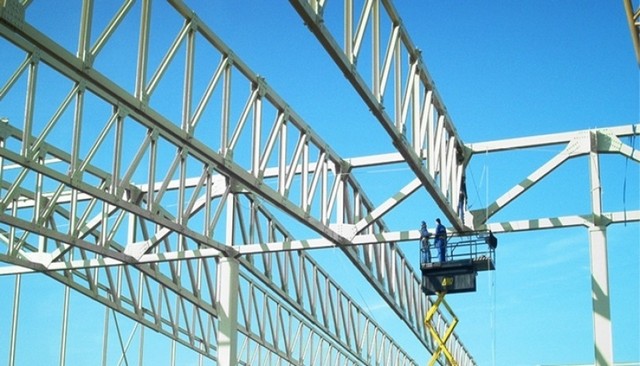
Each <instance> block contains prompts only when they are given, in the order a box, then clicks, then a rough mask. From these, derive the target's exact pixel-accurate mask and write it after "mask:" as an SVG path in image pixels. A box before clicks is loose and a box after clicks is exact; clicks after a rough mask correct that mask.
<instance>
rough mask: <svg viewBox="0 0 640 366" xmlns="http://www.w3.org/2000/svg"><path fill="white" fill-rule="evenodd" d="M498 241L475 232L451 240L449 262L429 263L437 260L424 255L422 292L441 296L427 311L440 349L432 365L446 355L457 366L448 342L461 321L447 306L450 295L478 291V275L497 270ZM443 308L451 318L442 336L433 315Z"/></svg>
mask: <svg viewBox="0 0 640 366" xmlns="http://www.w3.org/2000/svg"><path fill="white" fill-rule="evenodd" d="M497 245H498V240H497V238H496V237H495V236H494V235H493V234H492V233H491V232H480V233H479V232H474V233H470V234H460V235H453V236H450V237H449V238H448V239H447V256H446V261H444V262H440V261H427V260H425V258H433V257H432V256H431V255H425V253H424V252H421V253H420V254H421V255H420V258H421V262H420V270H421V272H422V291H423V292H424V293H425V294H426V295H429V296H431V295H437V299H436V301H435V302H433V304H432V305H431V308H429V310H428V311H427V314H426V316H425V319H424V324H425V326H426V327H427V329H428V330H429V332H430V333H431V335H432V336H433V339H434V340H435V342H436V344H437V345H438V347H437V349H436V350H435V352H434V353H433V355H432V356H431V360H430V361H429V365H430V366H431V365H434V364H435V363H436V362H437V360H438V359H439V358H440V356H441V355H444V356H445V358H446V360H447V362H448V363H449V364H450V365H455V366H457V362H456V361H455V359H454V357H453V355H452V354H451V352H450V351H449V350H448V348H447V346H446V343H447V340H448V339H449V337H450V336H451V334H453V330H454V329H455V327H456V325H457V324H458V318H457V317H456V315H455V314H454V313H453V310H452V309H451V307H450V306H449V304H447V302H446V301H445V299H444V297H445V295H446V294H451V293H463V292H474V291H475V290H476V276H477V274H478V272H481V271H493V270H495V249H496V247H497ZM424 250H431V249H430V248H429V246H428V245H426V246H425V245H422V246H421V251H424ZM440 306H443V307H444V309H445V310H446V311H447V312H448V313H449V315H450V316H451V320H450V321H449V322H448V326H447V329H446V330H445V331H444V333H443V334H442V335H440V334H439V333H438V331H437V329H436V325H435V324H433V321H432V320H433V316H434V315H435V314H436V312H437V310H438V309H439V308H440Z"/></svg>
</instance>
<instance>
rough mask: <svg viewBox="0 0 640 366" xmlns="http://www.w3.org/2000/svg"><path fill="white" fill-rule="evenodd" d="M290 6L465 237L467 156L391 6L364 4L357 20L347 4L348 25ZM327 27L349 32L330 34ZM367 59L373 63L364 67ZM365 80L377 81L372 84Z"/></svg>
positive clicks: (372, 0)
mask: <svg viewBox="0 0 640 366" xmlns="http://www.w3.org/2000/svg"><path fill="white" fill-rule="evenodd" d="M290 2H291V4H292V5H293V7H294V8H295V9H296V11H297V12H298V14H300V16H301V17H302V19H303V20H304V22H305V24H306V25H307V26H308V27H309V29H310V30H311V32H312V33H313V34H314V35H315V36H316V37H317V38H318V40H319V41H320V43H321V44H322V46H323V47H324V48H325V50H326V51H327V52H328V53H329V55H330V56H331V58H332V59H333V60H334V61H335V63H336V65H337V66H338V67H339V68H340V70H341V71H342V72H343V73H344V75H345V77H346V78H347V80H348V81H349V82H350V83H351V85H352V86H353V87H354V89H355V90H356V91H357V92H358V94H359V95H360V96H361V98H362V99H363V100H364V102H365V103H366V104H367V106H368V107H369V109H370V110H371V112H372V113H373V115H374V116H375V117H376V119H377V120H378V121H379V122H380V124H381V125H382V127H383V128H384V129H385V130H386V132H387V133H388V134H389V136H390V137H391V141H392V143H393V145H394V146H395V148H396V149H397V150H398V152H399V153H400V155H402V157H403V159H404V161H405V162H406V163H407V164H408V165H409V167H410V168H411V170H412V171H413V172H414V174H415V175H416V177H417V178H418V179H419V180H420V182H421V183H422V185H423V186H424V187H425V188H426V190H427V191H428V192H429V194H430V195H431V196H432V197H433V199H434V201H435V202H436V204H437V205H438V207H439V208H440V209H441V210H442V212H444V214H445V216H446V217H447V219H448V220H449V221H450V222H451V223H452V225H453V227H454V228H455V229H456V230H458V231H462V230H463V229H464V227H465V225H464V222H463V221H462V220H461V218H460V217H459V216H458V212H457V207H458V202H459V193H460V189H461V188H460V187H461V183H462V179H463V176H464V174H465V166H466V164H467V162H468V158H469V152H468V151H466V149H465V147H464V143H463V142H462V140H461V139H460V137H459V136H458V133H457V131H456V129H455V126H454V125H453V123H452V121H451V118H450V117H449V115H448V113H447V110H446V107H445V106H444V103H443V102H442V99H441V97H440V95H439V94H438V92H437V90H436V88H435V84H434V83H433V81H432V80H431V77H430V76H429V73H428V71H427V68H426V66H425V65H424V63H423V61H422V57H421V54H420V50H418V49H417V48H416V47H415V45H414V44H413V43H412V41H411V39H410V37H409V34H408V32H407V31H406V29H405V28H404V27H403V25H402V21H401V19H400V16H399V15H398V14H397V12H396V10H395V8H394V6H393V4H391V1H388V0H367V1H364V2H363V3H362V8H361V9H360V17H359V18H358V19H357V20H355V18H354V1H352V0H346V1H345V2H344V4H345V5H344V11H343V12H342V22H340V20H341V19H337V20H338V21H334V19H325V14H332V15H335V14H337V16H339V14H340V12H339V11H338V12H335V11H333V12H325V8H326V7H327V6H330V4H329V3H330V2H325V1H322V0H290ZM331 4H335V3H331ZM356 10H357V9H356ZM385 22H386V24H388V26H389V27H390V29H389V30H388V32H389V33H388V34H386V37H385V35H383V34H381V32H382V31H383V30H382V26H383V25H384V24H385ZM327 24H342V25H343V26H344V27H343V29H342V28H341V29H330V28H328V25H327ZM367 30H370V32H371V39H372V42H373V45H372V46H371V47H370V48H367V46H365V45H364V43H363V40H364V37H365V32H367ZM341 38H342V39H344V41H343V42H342V44H341V43H340V41H339V39H341ZM385 40H387V42H388V43H387V45H386V48H385V45H384V41H385ZM367 55H368V56H370V62H361V63H358V60H359V59H362V58H363V57H366V56H367ZM363 65H364V66H363ZM363 75H371V80H370V81H367V80H366V79H365V78H364V77H363ZM385 97H387V98H386V99H385Z"/></svg>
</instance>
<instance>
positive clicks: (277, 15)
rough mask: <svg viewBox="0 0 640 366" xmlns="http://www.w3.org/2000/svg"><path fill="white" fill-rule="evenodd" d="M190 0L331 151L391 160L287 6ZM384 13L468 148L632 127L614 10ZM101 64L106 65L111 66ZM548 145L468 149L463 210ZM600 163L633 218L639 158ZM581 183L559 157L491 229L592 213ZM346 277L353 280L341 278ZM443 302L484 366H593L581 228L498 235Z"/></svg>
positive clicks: (624, 232) (396, 223) (396, 330)
mask: <svg viewBox="0 0 640 366" xmlns="http://www.w3.org/2000/svg"><path fill="white" fill-rule="evenodd" d="M187 3H188V4H189V6H190V7H192V8H193V9H194V10H196V11H197V12H198V15H199V17H200V18H202V19H204V20H205V21H206V22H207V23H208V25H209V27H210V28H211V29H212V30H213V31H214V32H216V33H217V34H218V35H219V36H220V37H221V38H222V39H223V40H224V41H225V42H226V43H227V45H228V46H230V47H231V48H232V49H233V50H234V51H235V53H236V54H237V55H238V57H239V58H240V59H242V60H243V61H244V62H245V63H247V64H248V65H249V67H250V68H251V69H252V70H253V71H254V72H256V73H257V74H260V75H262V76H264V77H265V78H266V81H267V83H268V84H269V85H271V86H272V87H273V89H274V90H275V91H276V92H277V93H278V94H279V95H280V96H282V98H283V99H284V100H286V101H287V102H288V103H289V104H290V105H291V107H292V109H293V110H295V111H296V112H297V113H298V114H299V115H300V116H301V117H302V118H303V119H304V120H305V121H306V122H307V123H308V124H309V125H311V126H312V128H313V129H314V131H316V132H317V133H318V134H319V135H320V136H321V137H322V138H323V139H324V140H325V141H327V142H328V143H329V144H330V145H331V146H332V148H333V149H334V150H335V151H336V152H337V153H338V154H340V155H341V156H342V157H345V158H349V157H354V156H361V155H369V154H378V153H388V152H393V151H394V149H393V146H392V145H391V143H390V139H389V137H388V136H387V135H386V133H385V132H384V131H383V129H382V127H381V126H380V125H379V123H378V122H377V121H376V120H375V119H374V118H373V116H372V115H371V113H370V112H369V111H368V109H367V107H366V106H365V105H364V103H363V102H362V101H361V100H360V98H359V97H358V96H357V95H356V93H355V92H354V91H353V90H352V89H351V87H350V85H349V84H348V82H347V81H346V79H345V78H344V77H343V75H342V74H341V72H340V71H339V70H338V68H337V67H336V65H335V64H334V63H333V61H332V60H331V59H330V58H329V56H328V55H327V54H326V53H325V52H324V50H323V49H322V48H321V46H320V44H319V42H318V41H317V40H316V39H315V38H314V37H313V35H312V34H311V32H309V31H308V29H306V28H305V26H304V24H303V23H302V20H301V19H300V18H299V17H298V15H297V14H296V13H295V11H294V9H293V8H292V7H291V6H290V5H289V3H288V2H286V1H278V2H275V1H269V2H267V1H255V0H254V1H249V0H240V1H226V0H225V1H221V0H216V1H211V2H203V1H195V0H193V1H187ZM328 3H329V6H330V7H336V6H337V7H338V8H341V7H342V5H341V4H338V3H335V4H334V3H333V2H332V1H329V2H328ZM104 5H105V4H104V3H102V4H101V5H100V4H98V5H97V6H104ZM395 5H396V7H397V10H398V12H399V14H400V16H401V17H402V19H403V22H404V25H405V27H406V28H407V30H408V32H409V34H410V35H411V38H412V40H413V43H414V44H415V45H416V46H417V47H418V48H420V49H421V50H422V55H423V60H424V62H425V63H426V65H427V67H428V69H429V72H430V74H431V76H432V78H433V79H434V80H435V83H436V86H437V88H438V91H439V92H440V94H441V96H442V98H443V100H444V103H445V104H446V106H447V109H448V112H449V115H450V116H451V117H452V119H453V122H454V124H455V125H456V127H457V130H458V133H459V134H460V136H461V138H462V139H463V141H464V142H466V143H473V142H482V141H488V140H495V139H503V138H511V137H520V136H531V135H537V134H545V133H553V132H564V131H573V130H582V129H588V128H594V127H607V126H618V125H626V124H631V123H638V121H639V119H640V118H639V117H640V116H639V110H640V108H639V96H638V87H639V78H638V66H637V64H636V60H635V58H634V54H633V48H632V47H633V46H632V43H631V39H630V35H629V29H628V26H627V24H626V19H625V15H624V9H623V5H622V2H620V1H618V2H615V1H611V2H609V1H607V2H605V1H599V2H596V1H589V2H585V1H574V0H565V1H551V0H540V1H528V2H525V1H450V0H448V1H447V0H440V1H431V0H428V1H409V0H399V1H396V2H395ZM70 18H72V17H70ZM57 19H58V18H56V17H49V19H41V22H42V24H43V26H45V27H46V26H47V25H48V26H50V27H52V28H51V29H54V28H56V29H57V27H65V26H67V27H71V28H73V27H75V26H77V24H74V23H73V22H71V21H70V22H63V23H62V24H60V22H58V21H57ZM46 29H47V28H45V30H46ZM52 33H53V31H52ZM60 33H62V32H60ZM70 33H72V32H70ZM58 41H61V40H58ZM68 41H69V42H71V44H75V43H74V42H75V40H68ZM132 42H133V43H135V40H133V41H132ZM133 46H135V45H133ZM72 48H73V47H72ZM106 52H114V50H105V53H106ZM151 57H152V58H153V55H152V56H151ZM99 66H100V67H101V69H102V70H107V69H108V68H109V67H110V66H112V65H104V64H100V65H99ZM117 66H118V68H116V67H115V66H113V70H110V71H112V72H114V73H113V74H109V76H111V77H114V78H116V79H117V80H118V81H121V80H122V82H123V83H125V84H127V85H129V84H131V83H132V82H133V81H132V80H130V79H127V78H126V77H124V76H122V75H124V73H125V71H126V72H129V73H130V72H131V71H132V69H133V68H134V65H117ZM116 70H117V71H120V72H122V74H120V75H117V74H115V71H116ZM0 71H1V70H0ZM2 80H4V78H3V79H2ZM172 113H176V114H178V113H179V111H177V112H176V111H173V112H172ZM364 137H366V138H364ZM354 141H357V142H358V143H354ZM625 142H626V143H631V140H630V139H628V140H625ZM638 145H639V144H638V142H637V141H636V142H635V147H636V148H638ZM557 152H558V148H553V147H552V148H539V149H532V151H518V152H510V153H501V154H487V155H478V156H475V157H474V158H473V160H472V162H471V165H470V168H469V176H470V177H471V179H470V181H468V186H469V204H470V205H471V206H472V208H473V209H477V208H482V207H485V206H486V204H487V202H491V201H493V200H495V199H496V198H497V197H499V196H500V195H501V194H502V193H504V192H505V191H506V190H508V189H509V188H511V187H512V186H513V185H514V184H516V183H518V182H519V181H521V180H522V179H523V178H524V177H526V176H527V175H528V174H529V173H531V172H532V171H533V170H535V169H536V168H537V167H539V166H540V165H541V164H543V163H544V162H545V161H547V160H548V159H549V158H551V157H552V156H553V155H554V154H555V153H557ZM601 163H602V165H603V172H604V174H603V177H602V178H603V182H604V192H603V196H604V200H605V210H611V211H620V210H624V209H627V210H637V209H638V208H639V207H640V197H639V191H640V189H639V187H640V183H639V179H640V169H639V167H638V164H635V163H633V162H629V163H628V164H627V163H626V162H625V159H624V158H622V157H620V156H608V157H603V159H602V161H601ZM357 174H358V179H359V180H360V181H361V183H362V185H363V186H365V187H366V191H367V193H368V194H369V195H370V198H371V199H372V201H373V202H374V203H381V202H383V201H384V200H385V199H386V198H387V197H389V195H391V194H394V193H395V192H396V191H397V190H398V189H400V188H401V187H402V184H404V183H406V182H408V179H410V176H411V175H410V172H409V170H408V169H407V168H406V167H404V166H400V165H399V166H392V167H385V168H376V169H369V170H366V171H363V172H358V173H357ZM588 179H589V175H588V162H587V161H586V160H585V159H575V160H573V161H570V162H568V163H567V164H565V165H563V166H562V167H560V168H559V169H558V170H557V171H555V172H554V173H553V174H552V175H551V176H550V177H548V179H545V181H544V182H542V183H541V184H540V185H539V186H537V187H535V188H534V189H532V190H531V191H530V192H527V193H526V194H525V195H523V197H522V198H521V199H519V200H518V201H517V202H516V203H514V205H513V207H509V208H507V209H505V210H504V212H501V213H500V214H499V215H498V216H497V217H496V220H498V221H500V220H511V219H527V218H538V217H546V216H555V215H569V214H585V213H588V211H589V185H588ZM558 202H561V204H558ZM401 207H402V208H401V209H399V210H397V212H394V213H392V214H390V215H389V216H388V217H385V221H386V222H387V223H388V225H389V227H390V228H391V230H394V231H395V230H398V231H400V230H415V229H417V227H418V225H419V222H420V221H421V220H425V221H427V222H428V223H429V224H430V225H432V224H431V223H432V222H433V219H434V218H435V217H436V216H441V214H440V213H439V212H438V211H437V210H436V208H435V205H434V204H433V202H432V201H431V199H430V198H429V197H428V195H427V194H426V192H418V193H416V195H415V196H414V197H411V198H410V199H408V200H407V202H405V203H403V205H402V206H401ZM607 233H608V244H609V269H610V290H611V307H612V318H613V332H614V334H613V336H614V355H615V360H616V361H617V362H629V361H635V362H640V346H638V345H639V344H640V317H639V312H638V309H639V308H640V270H639V268H640V245H639V244H640V239H639V238H640V227H639V224H638V223H630V224H627V225H615V226H610V227H609V228H608V231H607ZM404 245H405V247H404V249H405V253H408V254H410V253H412V252H413V251H415V253H416V258H417V243H407V244H404ZM314 257H316V258H317V259H318V261H320V262H321V263H323V264H326V266H327V270H328V271H330V272H331V273H333V274H334V275H335V276H336V279H337V280H338V281H340V283H341V285H342V286H344V287H345V288H346V289H348V290H349V291H350V293H351V294H353V297H354V298H355V299H356V300H361V301H362V305H363V307H364V308H365V309H368V310H369V311H370V312H371V314H372V316H373V318H374V319H375V320H376V321H377V322H379V323H381V324H383V325H384V326H387V327H389V332H390V333H391V334H392V335H393V336H394V337H396V338H397V340H398V342H399V343H401V344H402V345H403V347H405V349H406V350H407V351H409V352H410V353H411V355H412V357H414V358H415V359H416V360H417V361H418V362H420V363H422V362H425V363H426V360H427V359H428V358H429V355H427V354H426V352H425V350H424V349H423V348H421V347H419V345H418V343H417V342H416V341H415V340H414V339H411V338H406V336H405V334H406V333H407V332H406V330H405V329H403V328H402V327H401V326H397V325H396V324H397V321H396V319H395V318H394V317H393V315H392V314H391V311H390V310H389V309H388V308H387V307H386V305H385V303H384V302H383V301H382V300H381V299H379V298H377V297H376V296H375V295H374V294H372V292H373V291H372V290H371V289H370V288H369V287H368V286H369V285H368V284H367V283H365V282H364V281H362V282H360V281H346V280H345V279H347V278H349V279H351V278H358V277H357V276H359V275H358V274H355V269H353V268H351V266H350V264H349V263H348V261H347V260H346V259H345V258H344V257H343V256H342V255H341V253H340V252H339V251H337V250H322V251H318V252H317V253H314ZM350 271H353V272H354V275H353V276H350V275H345V273H349V272H350ZM30 281H34V282H36V281H37V280H30ZM10 282H11V281H10V280H8V279H7V278H2V282H1V283H2V284H3V285H4V286H6V287H3V289H5V288H6V289H7V291H9V290H10V288H11V287H10ZM36 286H37V284H36ZM57 290H58V289H56V291H57ZM27 296H29V295H27ZM447 299H448V301H449V302H450V303H451V304H452V307H453V309H454V311H455V312H456V314H457V315H458V316H459V318H460V324H459V326H458V328H457V334H458V335H459V336H460V338H461V339H462V341H463V343H464V344H465V345H466V346H467V348H468V349H469V350H470V352H471V354H472V355H473V356H474V358H475V359H476V361H477V362H478V364H479V365H541V364H544V365H560V364H586V363H590V362H593V340H592V339H593V337H592V332H593V331H592V327H593V326H592V315H591V281H590V272H589V245H588V233H587V230H586V228H573V229H562V230H549V231H538V232H530V233H518V234H508V235H501V236H500V242H499V248H498V258H497V271H496V272H494V273H482V274H480V275H479V277H478V291H477V292H476V293H472V294H461V295H451V296H449V297H448V298H447ZM4 306H9V305H8V304H4ZM6 309H7V311H9V310H8V309H9V308H8V307H7V308H6ZM23 314H26V312H24V313H23ZM103 314H104V313H103V312H100V311H97V312H96V317H97V318H98V319H100V321H102V316H103ZM4 324H5V323H3V325H4ZM151 333H152V332H148V333H146V334H151ZM149 337H151V335H150V336H149ZM87 342H90V341H89V340H87ZM2 344H3V345H4V344H6V342H2ZM52 352H55V350H54V351H52ZM3 357H4V356H3ZM79 357H82V356H79Z"/></svg>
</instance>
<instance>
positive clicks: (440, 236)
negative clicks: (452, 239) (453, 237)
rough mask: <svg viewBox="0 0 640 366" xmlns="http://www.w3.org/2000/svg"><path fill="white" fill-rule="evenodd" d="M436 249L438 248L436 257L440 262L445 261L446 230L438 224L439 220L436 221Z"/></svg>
mask: <svg viewBox="0 0 640 366" xmlns="http://www.w3.org/2000/svg"><path fill="white" fill-rule="evenodd" d="M435 245H436V248H438V257H440V262H444V261H446V260H447V259H446V257H447V229H445V227H444V225H442V223H441V222H440V219H436V240H435Z"/></svg>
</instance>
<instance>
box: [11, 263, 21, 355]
mask: <svg viewBox="0 0 640 366" xmlns="http://www.w3.org/2000/svg"><path fill="white" fill-rule="evenodd" d="M20 280H21V276H20V275H19V274H18V275H16V283H15V287H14V290H13V311H12V316H11V333H10V334H11V335H10V336H9V363H8V365H9V366H13V365H15V363H16V342H17V339H18V310H19V309H20Z"/></svg>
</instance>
